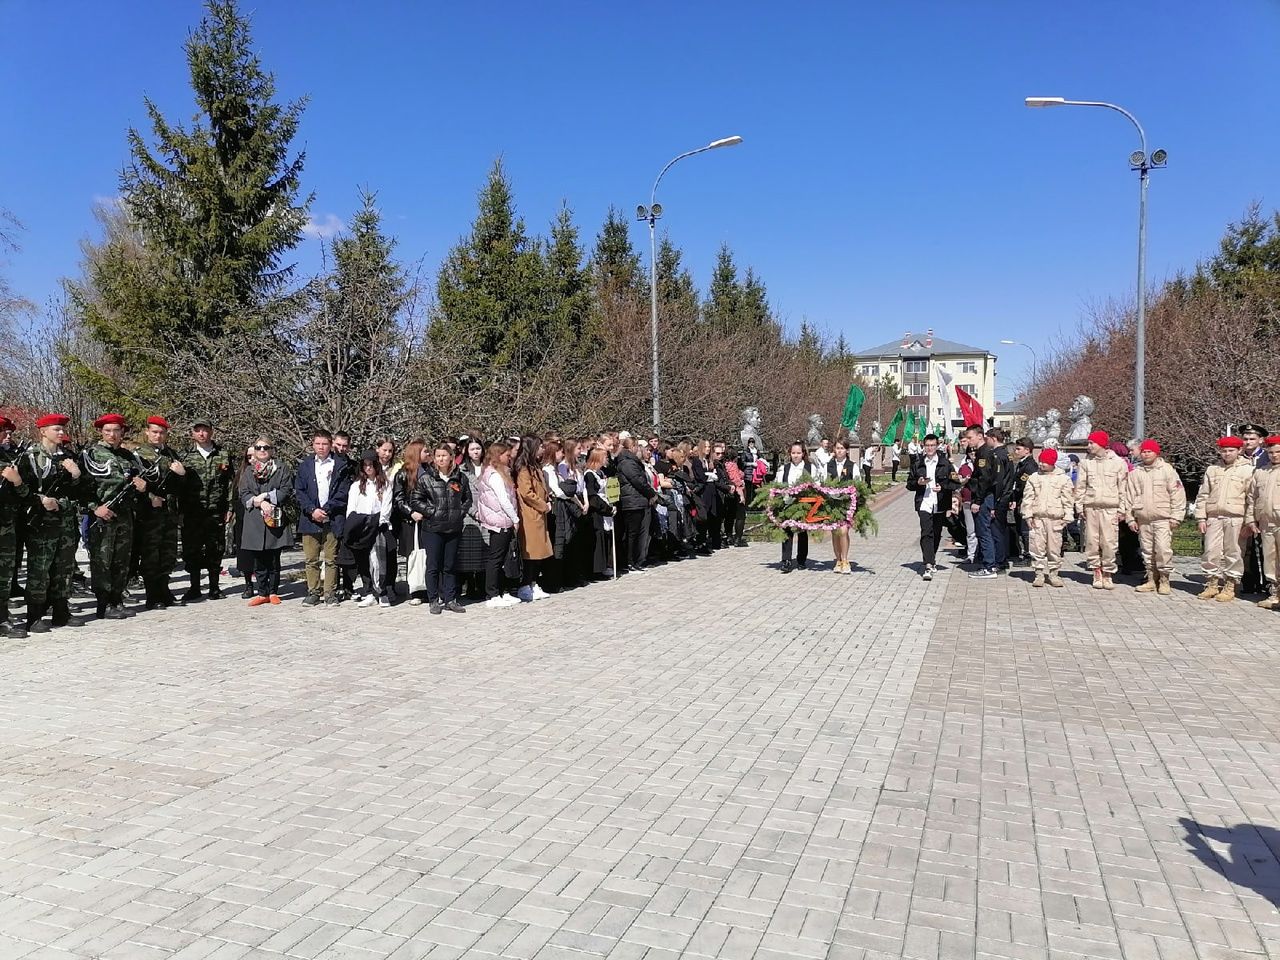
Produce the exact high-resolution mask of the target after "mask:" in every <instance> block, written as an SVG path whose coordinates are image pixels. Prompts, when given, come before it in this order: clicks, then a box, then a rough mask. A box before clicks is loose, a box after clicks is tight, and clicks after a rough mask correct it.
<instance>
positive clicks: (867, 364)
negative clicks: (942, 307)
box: [854, 330, 996, 429]
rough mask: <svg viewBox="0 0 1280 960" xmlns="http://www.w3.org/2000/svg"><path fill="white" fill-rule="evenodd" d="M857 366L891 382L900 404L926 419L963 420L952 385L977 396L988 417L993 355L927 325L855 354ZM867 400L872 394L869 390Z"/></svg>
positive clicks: (993, 383)
mask: <svg viewBox="0 0 1280 960" xmlns="http://www.w3.org/2000/svg"><path fill="white" fill-rule="evenodd" d="M854 359H855V360H856V361H857V364H858V366H857V370H858V372H859V373H861V374H862V376H864V377H866V378H867V379H868V380H870V381H871V383H872V385H873V386H874V385H875V384H876V382H877V381H879V380H881V379H882V378H885V382H886V386H887V384H888V383H889V382H893V383H896V384H897V385H898V387H899V389H900V391H901V393H902V400H903V406H904V407H906V408H907V409H914V410H915V411H916V414H917V415H918V416H919V415H924V416H925V417H926V418H927V422H928V423H929V424H930V425H933V424H935V423H942V422H944V421H947V422H948V426H949V427H950V428H952V429H954V428H956V427H961V426H963V425H964V421H963V420H962V419H961V417H960V409H959V406H958V405H957V404H956V392H955V390H954V388H955V387H960V388H962V389H963V390H964V391H965V392H967V393H969V394H970V395H972V396H973V397H974V398H975V399H977V401H978V403H980V404H982V410H983V414H984V415H985V416H986V417H988V418H990V417H991V416H992V415H993V414H994V413H995V409H996V404H995V396H996V355H995V354H994V353H992V352H991V351H989V350H986V349H984V348H982V347H972V346H969V345H968V344H966V343H958V342H956V341H955V340H944V339H942V338H941V337H935V336H934V335H933V331H932V330H926V331H925V332H924V333H906V334H904V335H903V337H902V339H901V340H894V341H891V342H889V343H882V344H880V345H879V346H877V347H870V348H868V349H866V350H862V351H860V352H858V353H857V354H855V355H854ZM868 399H869V400H874V399H875V393H874V392H872V393H871V395H870V396H869V397H868Z"/></svg>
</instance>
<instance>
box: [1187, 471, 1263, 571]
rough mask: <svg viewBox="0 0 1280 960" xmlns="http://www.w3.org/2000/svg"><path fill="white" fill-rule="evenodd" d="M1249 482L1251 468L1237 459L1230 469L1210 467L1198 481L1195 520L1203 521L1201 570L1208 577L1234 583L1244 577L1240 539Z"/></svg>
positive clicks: (1251, 474) (1251, 477)
mask: <svg viewBox="0 0 1280 960" xmlns="http://www.w3.org/2000/svg"><path fill="white" fill-rule="evenodd" d="M1252 480H1253V464H1252V463H1251V462H1249V461H1248V460H1246V459H1245V458H1244V457H1237V458H1236V462H1235V463H1233V464H1232V465H1231V466H1230V467H1227V466H1225V465H1224V464H1221V463H1215V464H1212V465H1211V466H1210V467H1209V468H1208V469H1207V470H1205V472H1204V479H1203V480H1201V481H1200V493H1199V494H1198V495H1197V496H1196V519H1197V520H1202V521H1204V557H1203V559H1202V560H1201V566H1202V567H1203V569H1204V572H1205V573H1207V574H1208V575H1209V576H1210V577H1225V578H1226V579H1227V580H1230V581H1232V582H1234V583H1238V582H1239V581H1240V578H1241V577H1242V576H1244V553H1243V551H1242V550H1241V546H1240V536H1241V533H1242V532H1243V530H1244V513H1245V500H1246V499H1247V498H1248V494H1249V484H1250V483H1251V482H1252Z"/></svg>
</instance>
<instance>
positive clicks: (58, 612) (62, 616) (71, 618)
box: [52, 598, 84, 627]
mask: <svg viewBox="0 0 1280 960" xmlns="http://www.w3.org/2000/svg"><path fill="white" fill-rule="evenodd" d="M52 608H53V625H54V626H55V627H83V626H84V621H83V620H81V619H80V618H79V617H77V616H76V615H75V614H73V613H72V612H71V604H70V602H68V601H67V600H66V599H65V598H64V599H62V600H54V601H53V604H52Z"/></svg>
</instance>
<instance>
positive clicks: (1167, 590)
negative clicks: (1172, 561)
mask: <svg viewBox="0 0 1280 960" xmlns="http://www.w3.org/2000/svg"><path fill="white" fill-rule="evenodd" d="M1156 593H1158V594H1159V595H1160V596H1162V597H1167V596H1169V594H1171V593H1173V586H1172V585H1171V584H1170V583H1169V575H1168V574H1167V573H1157V574H1156Z"/></svg>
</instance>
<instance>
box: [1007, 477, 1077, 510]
mask: <svg viewBox="0 0 1280 960" xmlns="http://www.w3.org/2000/svg"><path fill="white" fill-rule="evenodd" d="M1075 509H1076V492H1075V488H1074V487H1072V486H1071V478H1070V477H1068V476H1067V475H1066V474H1065V473H1061V472H1059V471H1057V470H1052V471H1050V472H1049V473H1033V474H1031V476H1029V477H1027V481H1026V485H1025V486H1024V487H1023V488H1022V506H1021V510H1022V515H1023V516H1024V517H1031V518H1039V517H1048V518H1049V519H1050V520H1063V519H1066V518H1068V517H1071V516H1072V515H1073V514H1074V513H1075Z"/></svg>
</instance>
